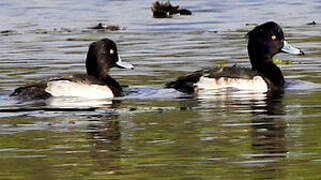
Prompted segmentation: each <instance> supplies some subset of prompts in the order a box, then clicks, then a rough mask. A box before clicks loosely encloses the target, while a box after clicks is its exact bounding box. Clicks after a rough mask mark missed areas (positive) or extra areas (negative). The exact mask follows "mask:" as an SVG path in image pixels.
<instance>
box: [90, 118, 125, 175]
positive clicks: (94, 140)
mask: <svg viewBox="0 0 321 180" xmlns="http://www.w3.org/2000/svg"><path fill="white" fill-rule="evenodd" d="M90 118H91V119H92V120H96V121H99V122H102V123H98V124H92V125H90V126H89V127H88V131H89V133H88V134H89V136H88V141H89V143H90V145H91V146H92V148H91V152H90V154H91V156H92V158H93V159H94V160H96V161H97V162H98V164H99V167H100V168H102V169H101V170H102V171H104V172H106V173H113V171H114V170H118V169H119V168H120V166H121V162H120V160H121V156H120V154H121V153H120V151H121V133H120V122H119V120H118V116H116V115H110V116H107V115H105V116H94V117H93V116H91V117H90Z"/></svg>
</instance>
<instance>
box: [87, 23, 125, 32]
mask: <svg viewBox="0 0 321 180" xmlns="http://www.w3.org/2000/svg"><path fill="white" fill-rule="evenodd" d="M88 29H97V30H110V31H118V30H126V28H125V27H122V26H119V25H115V24H103V23H99V24H98V25H96V26H94V27H89V28H88Z"/></svg>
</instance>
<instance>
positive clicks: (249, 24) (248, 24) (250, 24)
mask: <svg viewBox="0 0 321 180" xmlns="http://www.w3.org/2000/svg"><path fill="white" fill-rule="evenodd" d="M258 25H259V24H257V23H246V24H245V26H258Z"/></svg>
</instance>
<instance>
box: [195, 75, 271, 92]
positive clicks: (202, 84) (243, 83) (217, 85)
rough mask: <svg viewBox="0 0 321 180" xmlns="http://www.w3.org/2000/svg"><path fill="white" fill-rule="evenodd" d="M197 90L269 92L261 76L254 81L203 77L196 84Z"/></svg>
mask: <svg viewBox="0 0 321 180" xmlns="http://www.w3.org/2000/svg"><path fill="white" fill-rule="evenodd" d="M195 86H196V88H198V89H201V90H214V89H225V88H236V89H238V90H245V91H255V92H267V91H268V86H267V84H266V82H265V81H264V79H263V78H262V77H261V76H254V77H253V78H252V79H245V78H228V77H221V78H218V79H215V78H208V77H204V76H202V77H201V78H200V80H199V81H198V82H197V83H195Z"/></svg>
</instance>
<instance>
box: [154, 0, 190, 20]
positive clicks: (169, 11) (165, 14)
mask: <svg viewBox="0 0 321 180" xmlns="http://www.w3.org/2000/svg"><path fill="white" fill-rule="evenodd" d="M152 12H153V17H154V18H171V17H172V15H175V14H178V15H192V12H191V11H189V10H187V9H181V8H180V7H179V6H178V5H177V6H173V5H172V4H171V3H170V2H169V1H167V2H158V1H156V2H154V3H153V4H152Z"/></svg>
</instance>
